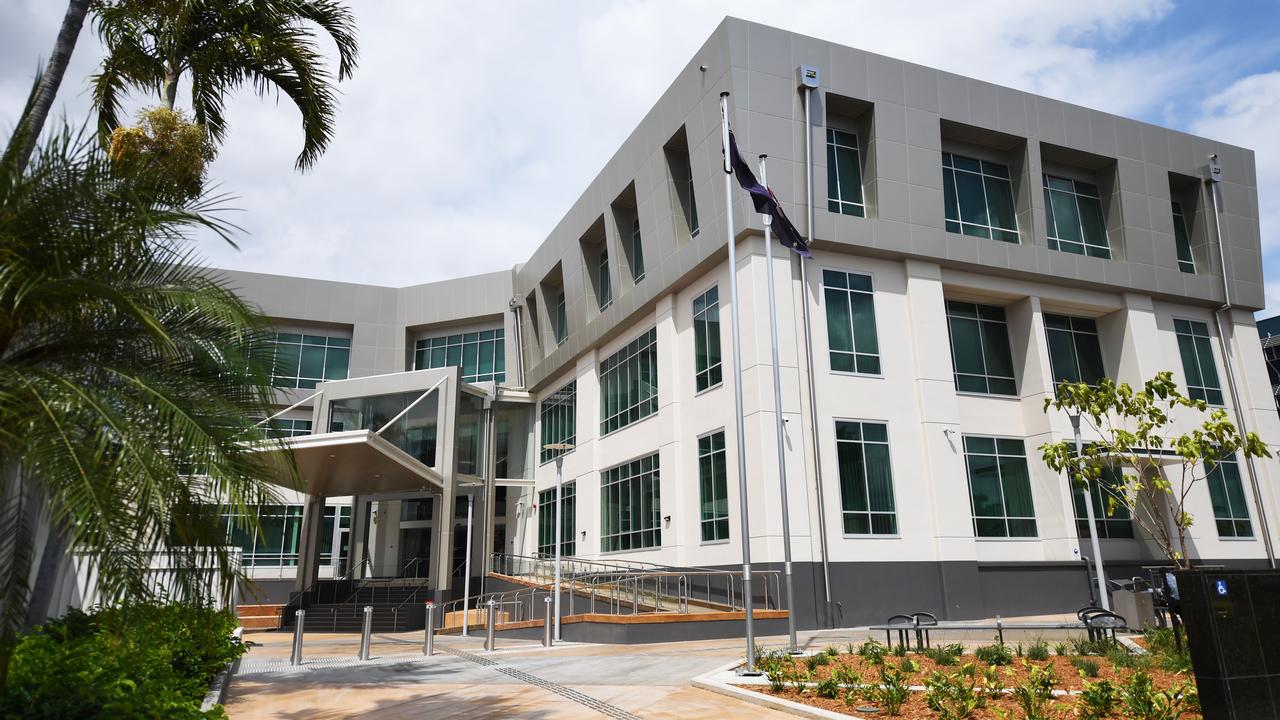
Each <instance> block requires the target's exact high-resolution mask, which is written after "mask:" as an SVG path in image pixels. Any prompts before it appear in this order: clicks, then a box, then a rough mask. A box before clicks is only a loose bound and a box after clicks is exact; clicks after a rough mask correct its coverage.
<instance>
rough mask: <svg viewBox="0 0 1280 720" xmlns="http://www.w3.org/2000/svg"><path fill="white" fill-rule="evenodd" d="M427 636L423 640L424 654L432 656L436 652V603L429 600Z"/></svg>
mask: <svg viewBox="0 0 1280 720" xmlns="http://www.w3.org/2000/svg"><path fill="white" fill-rule="evenodd" d="M425 633H426V637H425V638H424V639H423V641H422V654H423V655H426V656H427V657H431V656H432V655H435V653H436V604H435V603H433V602H430V601H428V602H427V629H426V631H425Z"/></svg>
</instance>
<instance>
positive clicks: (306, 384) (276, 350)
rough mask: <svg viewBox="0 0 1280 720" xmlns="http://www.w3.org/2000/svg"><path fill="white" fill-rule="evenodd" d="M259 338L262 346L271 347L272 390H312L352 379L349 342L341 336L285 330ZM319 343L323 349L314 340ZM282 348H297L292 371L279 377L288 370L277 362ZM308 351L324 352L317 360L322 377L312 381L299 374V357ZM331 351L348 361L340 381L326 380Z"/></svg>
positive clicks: (309, 377)
mask: <svg viewBox="0 0 1280 720" xmlns="http://www.w3.org/2000/svg"><path fill="white" fill-rule="evenodd" d="M281 336H286V337H296V338H297V340H296V341H294V340H291V339H288V340H281ZM261 337H262V340H263V341H264V342H268V343H270V344H271V368H270V378H271V385H272V387H276V388H280V389H285V390H288V389H300V390H314V389H315V388H316V386H317V385H319V384H320V383H323V382H331V381H335V380H346V379H348V378H350V377H351V338H349V337H342V336H340V335H312V334H310V333H308V332H305V331H303V332H291V331H286V330H268V331H266V332H264V333H263V334H262V336H261ZM308 338H310V339H311V340H312V342H308V341H307V340H308ZM319 339H323V340H324V344H323V345H322V344H320V343H318V342H315V341H316V340H319ZM281 346H288V347H292V348H297V353H296V355H294V358H295V359H296V365H295V366H294V367H293V368H292V372H291V373H289V374H282V373H281V372H280V371H281V370H282V369H283V370H288V369H289V368H288V367H287V366H286V367H283V368H282V367H281V362H280V359H281V357H282V354H281V353H280V347H281ZM307 348H312V349H315V348H319V349H321V350H322V351H323V355H322V356H321V360H320V367H321V370H320V374H321V376H322V377H315V376H312V375H306V376H304V375H303V374H302V363H303V361H302V356H303V353H304V352H305V350H306V349H307ZM331 350H333V351H341V353H345V355H346V358H347V361H346V367H345V369H344V370H343V372H342V377H340V378H339V377H332V378H331V377H328V375H329V352H330V351H331ZM337 356H338V355H335V356H334V357H337ZM281 382H286V383H288V384H281Z"/></svg>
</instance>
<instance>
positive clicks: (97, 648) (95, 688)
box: [0, 603, 245, 720]
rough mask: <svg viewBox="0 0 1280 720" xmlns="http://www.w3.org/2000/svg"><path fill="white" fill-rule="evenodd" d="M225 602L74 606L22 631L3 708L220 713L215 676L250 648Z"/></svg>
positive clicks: (84, 714)
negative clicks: (206, 702) (214, 701)
mask: <svg viewBox="0 0 1280 720" xmlns="http://www.w3.org/2000/svg"><path fill="white" fill-rule="evenodd" d="M237 624H238V623H237V621H236V618H235V614H234V613H232V612H231V611H229V610H222V611H218V610H213V609H211V608H208V607H204V606H200V605H192V604H186V603H171V604H152V603H139V604H133V605H129V606H126V607H120V608H109V609H103V610H98V611H95V612H93V613H83V612H80V611H79V610H71V611H70V612H68V613H67V615H66V616H64V617H62V618H60V619H58V620H53V621H51V622H49V623H46V624H45V625H42V626H40V627H38V628H36V629H35V630H34V631H32V632H31V633H29V634H27V635H25V636H23V637H22V638H21V639H20V640H19V641H18V645H17V648H16V649H15V650H14V653H13V665H12V667H11V668H10V671H9V686H8V688H6V689H5V691H4V692H3V693H2V694H0V718H4V720H8V719H9V718H50V719H52V718H91V717H109V718H166V719H168V718H218V717H225V716H226V715H225V713H223V711H222V708H221V707H220V706H215V707H214V709H213V710H211V711H209V712H201V711H200V704H201V701H202V700H203V699H204V696H205V693H207V692H208V690H209V685H210V684H211V683H212V681H213V679H214V677H215V676H216V675H217V674H218V672H219V671H220V670H222V668H223V667H225V666H226V664H227V663H229V662H231V661H232V660H234V659H236V658H238V657H240V655H242V654H243V653H244V650H245V648H244V646H243V645H242V644H241V643H240V641H239V640H237V639H235V638H233V637H232V635H231V633H232V631H233V630H234V629H235V627H236V625H237Z"/></svg>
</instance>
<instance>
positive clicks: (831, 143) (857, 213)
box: [826, 125, 867, 218]
mask: <svg viewBox="0 0 1280 720" xmlns="http://www.w3.org/2000/svg"><path fill="white" fill-rule="evenodd" d="M836 133H840V134H843V135H848V136H849V137H852V138H853V145H844V144H841V143H840V142H839V140H838V138H837V137H836ZM826 141H827V143H826V147H827V212H831V213H836V214H838V215H848V216H850V217H862V218H864V217H866V216H867V202H866V187H865V185H864V182H863V177H862V175H863V173H862V138H860V137H858V133H857V132H856V131H852V130H845V129H844V128H838V127H834V126H831V125H828V126H827V132H826ZM840 150H846V151H850V150H851V151H852V152H853V165H854V167H856V168H857V169H858V182H857V183H856V184H855V187H856V188H857V191H858V200H857V201H856V202H855V201H853V200H846V199H844V193H843V190H844V187H843V186H842V184H841V182H840V166H839V162H838V160H839V154H840ZM833 175H834V177H835V186H834V187H833V186H832V184H831V178H832V176H833ZM832 193H834V195H833V194H832ZM833 204H834V205H835V206H836V209H834V210H833V209H832V207H831V206H832V205H833ZM846 206H849V207H848V208H846ZM851 210H852V212H851Z"/></svg>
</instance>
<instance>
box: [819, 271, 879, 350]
mask: <svg viewBox="0 0 1280 720" xmlns="http://www.w3.org/2000/svg"><path fill="white" fill-rule="evenodd" d="M822 296H823V300H824V301H825V302H826V305H827V347H828V349H829V352H830V359H831V369H832V370H833V371H835V372H857V373H867V374H870V375H879V374H880V341H879V340H878V339H877V337H876V308H875V300H874V298H873V293H872V287H871V277H870V276H869V275H857V274H855V273H847V272H841V271H839V270H823V271H822Z"/></svg>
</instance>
